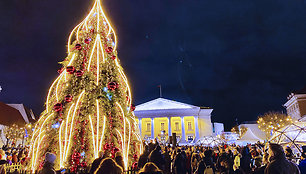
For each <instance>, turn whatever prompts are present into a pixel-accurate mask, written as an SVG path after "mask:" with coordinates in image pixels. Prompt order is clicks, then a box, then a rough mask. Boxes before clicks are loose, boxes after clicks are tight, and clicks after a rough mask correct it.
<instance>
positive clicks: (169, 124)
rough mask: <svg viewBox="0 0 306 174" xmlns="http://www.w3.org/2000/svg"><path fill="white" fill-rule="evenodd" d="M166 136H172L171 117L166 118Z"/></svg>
mask: <svg viewBox="0 0 306 174" xmlns="http://www.w3.org/2000/svg"><path fill="white" fill-rule="evenodd" d="M168 136H172V132H171V117H168Z"/></svg>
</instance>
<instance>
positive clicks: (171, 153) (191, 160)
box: [90, 141, 306, 174]
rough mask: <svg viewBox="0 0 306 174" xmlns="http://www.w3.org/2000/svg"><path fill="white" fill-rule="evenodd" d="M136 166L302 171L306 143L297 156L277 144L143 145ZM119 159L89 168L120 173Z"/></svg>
mask: <svg viewBox="0 0 306 174" xmlns="http://www.w3.org/2000/svg"><path fill="white" fill-rule="evenodd" d="M137 168H138V169H139V173H140V174H300V173H301V174H306V146H303V152H302V153H301V155H300V157H299V156H297V154H294V153H293V151H292V149H291V148H289V147H286V148H285V149H283V147H282V146H280V145H278V144H269V145H268V147H265V146H264V145H263V144H260V143H257V144H253V145H247V146H236V145H222V146H221V145H220V146H217V147H214V148H211V147H208V146H181V147H172V146H161V145H159V144H158V143H153V142H152V141H151V142H150V143H148V144H146V145H145V150H144V152H143V154H141V155H140V157H139V160H138V164H137ZM123 169H124V167H123V163H122V158H119V160H118V159H117V157H115V158H114V159H111V158H103V152H101V154H100V157H99V158H98V159H96V160H95V161H94V162H93V164H92V167H91V170H90V173H91V174H121V173H122V172H123V171H124V170H123Z"/></svg>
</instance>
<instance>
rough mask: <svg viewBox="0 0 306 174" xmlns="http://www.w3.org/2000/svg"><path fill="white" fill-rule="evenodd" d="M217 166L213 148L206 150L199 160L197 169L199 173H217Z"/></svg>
mask: <svg viewBox="0 0 306 174" xmlns="http://www.w3.org/2000/svg"><path fill="white" fill-rule="evenodd" d="M215 172H216V168H215V164H214V162H213V158H212V150H206V151H205V152H204V158H203V159H202V160H201V161H200V162H199V165H198V168H197V170H196V171H195V173H197V174H215Z"/></svg>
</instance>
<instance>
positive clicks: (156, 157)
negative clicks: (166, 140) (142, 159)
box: [149, 149, 165, 170]
mask: <svg viewBox="0 0 306 174" xmlns="http://www.w3.org/2000/svg"><path fill="white" fill-rule="evenodd" d="M149 162H152V163H154V164H155V165H156V166H157V167H158V168H159V169H160V170H164V165H165V158H164V156H163V154H161V152H160V151H159V150H157V149H155V150H153V151H152V152H151V153H150V155H149Z"/></svg>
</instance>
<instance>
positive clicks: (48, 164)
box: [38, 152, 56, 174]
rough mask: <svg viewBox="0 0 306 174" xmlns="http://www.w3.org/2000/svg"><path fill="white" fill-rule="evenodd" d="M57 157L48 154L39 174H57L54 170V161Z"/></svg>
mask: <svg viewBox="0 0 306 174" xmlns="http://www.w3.org/2000/svg"><path fill="white" fill-rule="evenodd" d="M55 159H56V156H55V155H54V154H53V153H50V152H47V153H46V155H45V163H44V166H43V168H42V169H41V170H40V171H39V173H38V174H56V172H55V170H54V161H55Z"/></svg>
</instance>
